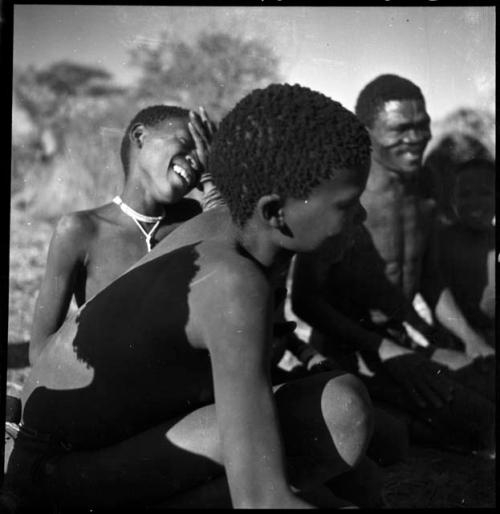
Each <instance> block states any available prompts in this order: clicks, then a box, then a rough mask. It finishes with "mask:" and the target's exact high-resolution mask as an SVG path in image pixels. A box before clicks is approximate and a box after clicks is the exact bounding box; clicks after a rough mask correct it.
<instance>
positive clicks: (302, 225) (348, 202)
mask: <svg viewBox="0 0 500 514" xmlns="http://www.w3.org/2000/svg"><path fill="white" fill-rule="evenodd" d="M367 176H368V168H366V169H361V168H360V169H350V170H346V169H342V170H337V171H335V174H334V177H333V178H332V179H330V180H326V181H323V182H322V183H321V184H320V185H318V186H316V187H314V188H313V189H312V191H311V192H310V194H309V196H308V197H307V198H306V199H305V200H302V199H300V200H299V199H296V198H288V199H287V200H286V202H285V205H284V208H283V211H284V221H285V223H286V225H287V227H288V229H289V230H290V232H291V236H290V237H291V239H289V240H287V246H289V248H288V249H290V250H292V251H294V252H310V251H314V250H317V249H318V248H319V247H320V246H321V245H322V244H323V243H325V242H326V241H329V243H330V242H331V243H332V244H333V242H334V240H335V246H338V247H339V249H341V250H342V251H345V250H346V249H347V247H348V245H349V244H350V241H351V239H352V235H353V228H354V227H355V226H356V225H358V224H359V223H362V222H363V221H364V219H365V217H366V211H365V210H364V208H363V207H362V206H361V204H360V202H359V198H360V196H361V193H362V192H363V190H364V188H365V185H366V179H367Z"/></svg>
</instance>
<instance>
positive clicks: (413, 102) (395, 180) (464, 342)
mask: <svg viewBox="0 0 500 514" xmlns="http://www.w3.org/2000/svg"><path fill="white" fill-rule="evenodd" d="M356 114H357V115H358V117H359V118H360V120H361V121H362V122H363V123H364V125H365V126H366V127H367V129H368V132H369V134H370V139H371V142H372V158H371V168H370V175H369V178H368V182H367V187H366V189H365V191H364V193H363V195H362V198H361V202H362V205H363V206H364V208H365V209H366V211H367V218H366V221H365V222H364V224H363V225H362V226H361V227H359V228H358V229H357V230H356V232H355V234H354V238H353V244H352V245H351V247H350V249H349V250H348V252H347V253H346V254H344V255H343V256H339V254H338V251H337V250H336V249H335V248H332V247H331V246H329V245H323V246H322V247H321V248H320V249H319V250H318V251H317V252H315V253H311V254H308V255H298V256H297V260H296V265H295V274H294V282H293V291H292V300H293V308H294V311H295V313H296V314H297V315H298V316H299V317H300V318H301V319H303V320H304V321H306V322H307V323H309V324H310V325H311V326H312V327H313V328H314V331H313V334H312V337H311V343H312V344H313V345H314V346H316V347H317V348H318V349H319V350H320V351H321V352H322V353H323V354H325V355H330V356H331V357H333V358H334V359H335V360H337V361H338V362H340V363H341V365H343V366H345V369H349V370H350V371H357V372H358V373H361V374H364V376H365V377H367V376H368V378H369V379H367V381H366V383H367V384H368V388H369V391H370V393H371V395H372V397H373V398H374V399H375V400H376V401H377V403H376V405H380V406H382V407H385V406H388V407H389V408H390V409H393V408H395V409H396V411H397V412H398V413H401V415H402V416H403V417H404V418H406V419H407V422H408V426H409V428H410V433H411V435H412V437H413V439H415V438H418V439H419V440H423V439H431V440H432V441H437V442H438V444H446V445H447V444H454V445H457V446H460V445H462V446H463V447H465V448H468V449H469V450H470V449H484V450H485V451H487V452H489V451H491V449H492V446H494V404H493V402H492V399H491V398H492V394H494V387H493V384H494V380H493V379H492V377H494V366H493V365H492V362H491V361H490V360H488V362H487V363H485V362H484V361H485V359H486V360H487V358H489V357H490V356H492V355H493V353H494V351H493V349H492V348H491V347H490V346H489V345H488V344H487V343H486V341H485V340H484V338H483V337H482V336H481V335H480V334H479V333H478V332H477V331H476V330H474V329H473V327H471V325H470V323H469V322H468V321H467V319H466V318H465V316H464V315H463V313H462V312H461V310H460V309H459V307H458V305H457V303H456V301H455V299H454V297H453V294H452V293H451V291H450V289H449V287H447V285H446V283H445V282H444V281H443V277H442V274H441V272H440V269H439V248H438V232H437V230H436V221H435V215H434V207H435V204H434V202H432V201H431V200H428V199H425V198H422V195H421V188H420V182H419V180H420V176H419V172H420V169H421V165H422V156H423V153H424V150H425V147H426V145H427V143H428V141H429V139H430V137H431V133H430V118H429V115H428V113H427V111H426V107H425V100H424V97H423V94H422V92H421V90H420V88H418V87H417V86H416V85H415V84H413V83H412V82H411V81H409V80H407V79H404V78H402V77H398V76H396V75H382V76H380V77H377V78H376V79H375V80H374V81H372V82H371V83H369V84H368V85H367V86H366V87H365V88H364V89H363V91H362V92H361V93H360V95H359V98H358V101H357V104H356ZM417 293H418V294H420V295H421V296H422V297H423V299H424V300H425V302H426V303H427V305H429V307H430V309H431V312H432V315H433V320H432V321H433V323H434V324H433V325H431V324H429V323H428V322H427V321H425V320H424V319H422V318H421V317H420V316H419V314H418V313H417V312H416V310H415V308H414V306H413V304H412V302H413V299H414V298H415V296H416V295H417ZM447 332H449V333H451V334H452V335H453V336H454V337H448V334H447ZM457 341H458V342H459V345H460V346H457V344H456V343H457ZM476 364H477V366H476ZM483 364H484V365H485V366H486V368H487V369H486V371H485V373H486V375H485V376H483V375H482V373H483V370H484V367H483ZM469 367H472V368H473V369H474V370H475V371H474V373H473V375H474V374H476V375H477V377H475V378H474V377H473V378H474V380H475V381H476V382H477V383H478V384H480V386H479V389H481V391H477V389H476V388H473V389H469V388H468V387H467V388H465V387H464V386H462V385H461V384H460V382H458V381H455V380H453V378H452V376H451V374H452V373H453V371H452V370H457V369H463V368H469ZM476 371H477V373H476ZM458 427H460V429H458ZM376 432H377V427H376Z"/></svg>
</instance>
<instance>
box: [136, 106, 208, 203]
mask: <svg viewBox="0 0 500 514" xmlns="http://www.w3.org/2000/svg"><path fill="white" fill-rule="evenodd" d="M188 121H189V120H188V118H187V116H186V118H177V119H175V118H174V119H169V120H166V121H165V122H163V123H162V124H161V125H158V126H157V127H154V128H148V129H147V132H146V134H145V137H144V140H143V145H142V148H141V149H140V151H139V155H138V162H139V165H140V166H141V168H142V170H143V171H145V172H146V173H145V178H146V180H147V189H148V191H149V192H150V194H151V195H152V196H153V197H154V198H155V199H156V200H157V201H159V202H162V203H172V202H175V201H178V200H180V199H181V198H182V197H183V196H184V195H186V194H187V193H188V192H189V191H190V190H191V189H193V187H194V186H195V185H196V183H197V182H198V179H199V176H198V173H197V171H196V170H195V169H194V168H193V164H194V160H193V158H192V154H193V152H194V149H195V146H194V141H193V138H192V136H191V134H190V133H189V129H188Z"/></svg>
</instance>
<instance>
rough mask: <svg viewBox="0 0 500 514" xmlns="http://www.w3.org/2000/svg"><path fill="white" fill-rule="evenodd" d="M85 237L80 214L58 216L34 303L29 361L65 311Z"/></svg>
mask: <svg viewBox="0 0 500 514" xmlns="http://www.w3.org/2000/svg"><path fill="white" fill-rule="evenodd" d="M84 239H85V238H84V223H82V220H81V219H80V217H79V216H77V215H76V214H68V215H66V216H63V217H62V218H61V219H60V221H59V222H58V224H57V226H56V229H55V231H54V234H53V236H52V239H51V241H50V246H49V252H48V256H47V264H46V268H45V275H44V277H43V280H42V284H41V286H40V290H39V293H38V298H37V301H36V304H35V312H34V317H33V324H32V328H31V340H30V347H29V359H30V362H31V363H32V364H33V363H34V362H35V360H36V359H37V358H38V356H39V355H40V353H41V351H42V350H43V348H44V347H45V345H46V342H47V338H48V337H49V336H50V335H52V334H53V333H54V332H56V331H57V330H58V329H59V327H60V326H61V325H62V323H63V321H64V319H65V317H66V315H67V313H68V308H69V304H70V301H71V297H72V295H73V292H74V285H75V278H76V274H77V270H78V265H79V264H80V262H81V254H82V250H81V248H82V241H83V240H84Z"/></svg>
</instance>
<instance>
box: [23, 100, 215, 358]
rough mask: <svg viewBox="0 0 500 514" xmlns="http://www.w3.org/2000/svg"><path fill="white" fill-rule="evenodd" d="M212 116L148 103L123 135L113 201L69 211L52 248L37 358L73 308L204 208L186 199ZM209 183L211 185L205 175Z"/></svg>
mask: <svg viewBox="0 0 500 514" xmlns="http://www.w3.org/2000/svg"><path fill="white" fill-rule="evenodd" d="M213 132H214V126H213V123H212V122H211V121H210V120H209V119H208V118H207V116H206V113H205V112H204V110H201V117H200V115H198V114H197V113H194V112H191V113H190V112H189V111H187V110H185V109H182V108H180V107H174V106H167V105H155V106H151V107H147V108H145V109H143V110H141V111H140V112H139V113H137V114H136V116H135V117H134V118H133V119H132V121H131V122H130V124H129V126H128V128H127V129H126V131H125V134H124V136H123V139H122V144H121V152H120V153H121V159H122V164H123V170H124V173H125V185H124V188H123V192H122V194H121V195H120V196H117V197H115V198H114V199H113V201H112V202H110V203H108V204H106V205H103V206H100V207H97V208H95V209H90V210H86V211H79V212H73V213H70V214H67V215H65V216H63V217H62V218H61V220H60V221H59V223H58V225H57V227H56V230H55V233H54V235H53V237H52V241H51V243H50V247H49V253H48V258H47V265H46V271H45V276H44V278H43V281H42V284H41V287H40V292H39V296H38V299H37V303H36V306H35V314H34V320H33V326H32V332H31V341H30V361H31V363H33V362H34V361H35V360H36V358H37V356H38V355H39V354H40V352H41V350H42V349H43V347H44V344H45V342H46V340H47V338H48V337H49V336H50V335H51V334H53V333H54V332H56V331H57V329H58V328H59V327H60V326H61V324H62V323H63V321H64V319H65V318H66V315H67V313H68V308H69V304H70V301H71V298H72V297H73V295H74V297H75V300H76V304H77V306H78V307H79V306H81V305H83V303H85V302H86V301H87V300H88V299H89V298H92V297H93V296H94V295H95V294H96V293H98V292H99V291H101V290H102V289H103V288H104V287H106V286H107V285H108V284H109V283H111V282H112V281H113V280H115V279H116V278H118V277H119V276H120V275H121V274H122V273H123V272H124V271H126V270H127V269H128V268H130V266H132V264H134V263H135V262H137V261H138V260H139V259H140V258H141V257H142V256H143V255H145V254H146V253H147V252H148V251H150V250H151V248H152V247H153V245H154V244H156V242H158V241H159V240H161V239H162V238H163V237H165V236H166V235H167V234H169V233H170V232H171V231H172V230H174V229H175V228H176V227H178V226H179V225H180V224H181V223H182V222H184V221H186V220H187V219H189V218H192V217H193V216H195V215H196V214H199V212H200V211H201V208H200V205H199V204H198V202H197V201H196V200H194V199H188V198H183V197H184V196H185V195H186V194H187V193H188V192H189V191H190V190H191V189H192V188H193V187H194V186H195V185H196V184H197V183H198V180H199V178H200V170H199V169H198V167H199V168H201V167H202V166H203V165H204V160H205V159H206V155H207V151H208V147H209V144H210V140H211V137H212V135H213ZM203 184H204V188H206V189H207V190H208V188H209V187H210V189H211V184H210V182H209V181H204V182H203Z"/></svg>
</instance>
